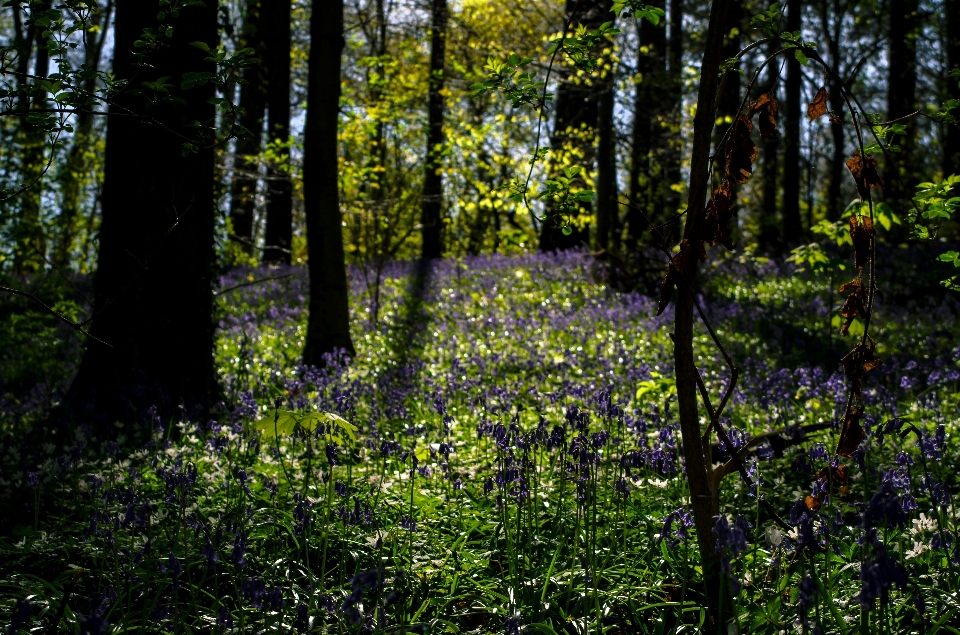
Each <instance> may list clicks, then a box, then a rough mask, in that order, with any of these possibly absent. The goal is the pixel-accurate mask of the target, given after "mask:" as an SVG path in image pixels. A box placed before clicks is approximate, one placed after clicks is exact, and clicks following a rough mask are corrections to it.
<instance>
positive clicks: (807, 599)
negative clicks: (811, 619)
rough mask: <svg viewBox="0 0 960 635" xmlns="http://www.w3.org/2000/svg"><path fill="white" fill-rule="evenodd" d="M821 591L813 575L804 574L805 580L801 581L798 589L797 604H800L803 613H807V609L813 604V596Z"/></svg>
mask: <svg viewBox="0 0 960 635" xmlns="http://www.w3.org/2000/svg"><path fill="white" fill-rule="evenodd" d="M819 593H820V591H819V589H817V583H816V582H815V581H814V579H813V577H812V576H811V575H810V574H809V573H807V574H804V576H803V580H802V581H801V582H800V588H799V589H798V590H797V604H798V605H799V606H800V612H801V614H802V615H804V616H805V615H806V614H807V611H808V610H810V607H811V606H813V598H814V597H816V596H817V595H818V594H819Z"/></svg>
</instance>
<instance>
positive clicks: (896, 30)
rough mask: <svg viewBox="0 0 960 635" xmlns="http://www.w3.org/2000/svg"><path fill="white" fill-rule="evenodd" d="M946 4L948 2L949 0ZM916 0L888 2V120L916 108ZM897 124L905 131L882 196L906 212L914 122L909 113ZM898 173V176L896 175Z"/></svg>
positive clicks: (910, 194)
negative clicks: (904, 127) (903, 127)
mask: <svg viewBox="0 0 960 635" xmlns="http://www.w3.org/2000/svg"><path fill="white" fill-rule="evenodd" d="M947 4H950V2H948V3H947ZM918 9H919V7H918V0H891V2H890V77H889V79H888V81H887V120H888V121H892V120H895V119H900V118H902V117H907V116H909V115H911V114H913V113H914V112H916V111H917V36H918V35H919V30H920V29H919V27H920V19H919V14H918ZM899 123H900V124H902V125H904V126H906V129H907V132H906V135H903V136H899V137H898V138H897V139H896V140H894V143H895V144H896V145H899V146H900V152H899V153H897V154H895V155H894V156H895V161H896V163H895V164H894V165H887V167H886V174H885V175H884V179H883V184H884V198H885V199H886V200H887V202H889V203H891V204H893V206H894V208H899V209H897V211H898V212H900V213H904V214H905V213H906V211H907V210H908V209H909V206H910V199H911V198H912V197H913V193H914V188H913V185H914V183H916V180H917V179H916V176H915V174H916V170H914V169H913V168H912V158H913V144H914V138H915V136H916V124H915V123H914V118H913V117H910V118H909V119H906V120H905V121H900V122H899ZM898 175H899V177H900V178H897V176H898Z"/></svg>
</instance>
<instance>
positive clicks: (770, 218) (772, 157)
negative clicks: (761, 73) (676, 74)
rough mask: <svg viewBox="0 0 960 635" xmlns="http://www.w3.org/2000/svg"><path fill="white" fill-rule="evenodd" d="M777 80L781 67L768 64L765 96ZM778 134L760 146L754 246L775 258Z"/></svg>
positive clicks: (774, 48)
mask: <svg viewBox="0 0 960 635" xmlns="http://www.w3.org/2000/svg"><path fill="white" fill-rule="evenodd" d="M778 44H779V42H771V43H770V45H769V46H767V48H766V54H767V55H773V54H774V53H775V52H776V51H777V50H778V48H779V46H778ZM779 79H780V64H778V63H777V62H771V63H770V64H769V65H768V66H767V82H766V86H765V87H764V92H767V93H771V94H773V93H775V92H776V88H777V83H778V81H779ZM779 154H780V131H779V130H778V131H776V132H774V134H773V135H771V136H770V137H769V138H768V139H767V140H766V141H764V142H763V155H762V156H761V159H760V168H761V172H760V174H761V178H762V179H763V180H762V196H763V212H762V213H761V214H760V219H759V225H760V231H759V234H758V236H757V244H758V247H759V249H760V251H761V252H762V253H765V254H768V255H774V254H776V253H778V252H779V251H780V231H779V218H778V214H777V176H778V174H779V168H780V160H779V159H780V157H779Z"/></svg>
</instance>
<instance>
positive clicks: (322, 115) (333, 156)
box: [303, 0, 354, 366]
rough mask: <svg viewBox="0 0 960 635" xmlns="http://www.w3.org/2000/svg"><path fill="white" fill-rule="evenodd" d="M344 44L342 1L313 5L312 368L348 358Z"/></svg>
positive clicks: (308, 164)
mask: <svg viewBox="0 0 960 635" xmlns="http://www.w3.org/2000/svg"><path fill="white" fill-rule="evenodd" d="M344 44H345V41H344V37H343V0H323V1H321V0H314V2H313V11H312V15H311V16H310V58H309V68H310V71H309V77H308V79H307V122H306V128H305V130H304V145H303V175H304V179H303V206H304V212H305V213H306V217H307V246H308V248H309V250H310V258H309V260H308V265H309V268H310V316H309V321H308V323H307V341H306V346H305V347H304V350H303V361H304V363H305V364H310V365H313V366H320V365H323V364H324V355H327V354H331V353H335V352H336V351H345V352H346V353H347V354H348V355H351V356H352V355H353V354H354V348H353V340H351V338H350V308H349V298H348V295H347V269H346V264H345V262H344V253H343V227H342V225H341V223H342V215H341V213H340V193H339V169H338V168H339V166H338V151H337V150H338V142H337V131H338V127H339V126H338V124H339V117H340V56H341V53H342V51H343V47H344Z"/></svg>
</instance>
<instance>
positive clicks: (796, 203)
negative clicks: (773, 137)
mask: <svg viewBox="0 0 960 635" xmlns="http://www.w3.org/2000/svg"><path fill="white" fill-rule="evenodd" d="M802 10H803V6H802V3H801V0H789V1H788V2H787V29H786V30H787V31H790V32H794V31H799V30H800V27H801V21H800V13H801V11H802ZM801 72H802V71H801V67H800V62H798V61H797V59H796V57H794V56H793V55H787V81H786V85H787V91H786V92H787V108H786V117H785V122H784V135H783V142H784V144H783V145H784V149H783V242H784V245H785V246H787V247H790V246H795V245H798V244H799V243H800V241H801V240H802V239H803V224H802V221H801V219H800V98H801V95H800V91H801V88H802V82H801V79H802V77H801Z"/></svg>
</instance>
